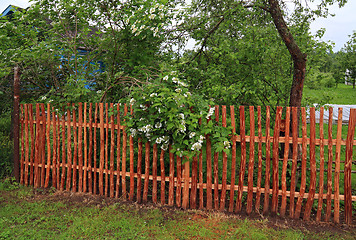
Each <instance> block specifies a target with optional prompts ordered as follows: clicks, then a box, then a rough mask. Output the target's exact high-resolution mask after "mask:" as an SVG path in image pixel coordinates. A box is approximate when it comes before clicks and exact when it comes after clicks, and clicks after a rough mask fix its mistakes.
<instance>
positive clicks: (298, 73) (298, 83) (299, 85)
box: [268, 0, 307, 115]
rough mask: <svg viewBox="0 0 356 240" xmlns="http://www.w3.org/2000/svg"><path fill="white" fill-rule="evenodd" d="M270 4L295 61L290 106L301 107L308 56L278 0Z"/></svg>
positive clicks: (270, 8) (280, 31)
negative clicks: (294, 35)
mask: <svg viewBox="0 0 356 240" xmlns="http://www.w3.org/2000/svg"><path fill="white" fill-rule="evenodd" d="M268 3H269V9H268V10H269V13H270V14H271V16H272V18H273V22H274V25H275V26H276V28H277V30H278V33H279V35H280V36H281V38H282V40H283V42H284V43H285V45H286V47H287V49H288V51H289V53H290V55H291V57H292V59H293V64H294V74H293V82H292V87H291V91H290V98H289V105H290V106H291V107H301V103H302V96H303V85H304V79H305V69H306V62H307V56H306V54H304V53H302V51H301V50H300V48H299V47H298V44H297V43H296V41H295V40H294V38H293V35H292V33H291V32H290V30H289V29H288V26H287V24H286V22H285V21H284V17H283V14H282V11H281V8H280V6H279V3H278V0H268ZM298 115H299V111H298Z"/></svg>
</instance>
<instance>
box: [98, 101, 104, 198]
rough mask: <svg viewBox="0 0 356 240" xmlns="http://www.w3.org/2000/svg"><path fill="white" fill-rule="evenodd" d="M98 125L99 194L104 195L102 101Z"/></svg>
mask: <svg viewBox="0 0 356 240" xmlns="http://www.w3.org/2000/svg"><path fill="white" fill-rule="evenodd" d="M99 121H100V122H99V127H100V161H99V194H100V195H101V196H104V164H105V129H104V103H99Z"/></svg>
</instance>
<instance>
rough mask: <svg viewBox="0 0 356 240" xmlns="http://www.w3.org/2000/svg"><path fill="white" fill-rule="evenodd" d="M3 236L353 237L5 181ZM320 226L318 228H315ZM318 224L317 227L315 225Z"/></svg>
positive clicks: (0, 210) (0, 217)
mask: <svg viewBox="0 0 356 240" xmlns="http://www.w3.org/2000/svg"><path fill="white" fill-rule="evenodd" d="M0 196H1V197H0V239H328V238H333V239H338V238H340V239H341V238H344V239H352V237H353V235H352V229H349V230H347V231H340V230H336V228H335V229H330V226H329V225H327V226H328V228H325V226H326V225H325V226H324V227H323V225H321V227H319V228H318V231H317V232H316V231H314V230H308V227H307V226H302V228H300V229H298V228H294V225H293V224H289V225H287V224H286V222H285V221H284V220H280V221H279V223H273V222H272V221H269V220H267V219H257V220H248V219H241V218H240V217H239V216H238V215H236V214H233V215H226V214H223V213H215V212H203V211H181V210H176V209H173V208H168V207H156V206H152V205H150V206H147V205H146V206H144V205H137V204H129V203H125V202H122V201H119V200H115V199H109V198H102V197H99V196H92V195H89V194H70V193H60V192H59V193H58V192H55V191H52V192H51V191H50V192H44V190H33V189H32V188H27V187H23V186H18V185H11V184H9V181H7V182H5V183H4V182H0ZM314 228H315V227H314ZM315 229H316V228H315Z"/></svg>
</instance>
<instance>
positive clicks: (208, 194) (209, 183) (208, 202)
mask: <svg viewBox="0 0 356 240" xmlns="http://www.w3.org/2000/svg"><path fill="white" fill-rule="evenodd" d="M208 121H210V119H208ZM205 138H206V181H207V186H206V208H207V209H208V210H210V209H212V208H213V196H212V192H213V190H212V189H213V175H212V172H211V169H212V162H211V141H210V136H209V135H206V136H205Z"/></svg>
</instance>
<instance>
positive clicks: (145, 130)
mask: <svg viewBox="0 0 356 240" xmlns="http://www.w3.org/2000/svg"><path fill="white" fill-rule="evenodd" d="M151 130H152V125H151V124H147V125H146V126H143V127H141V128H139V129H138V131H140V132H143V133H149V132H150V131H151Z"/></svg>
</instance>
